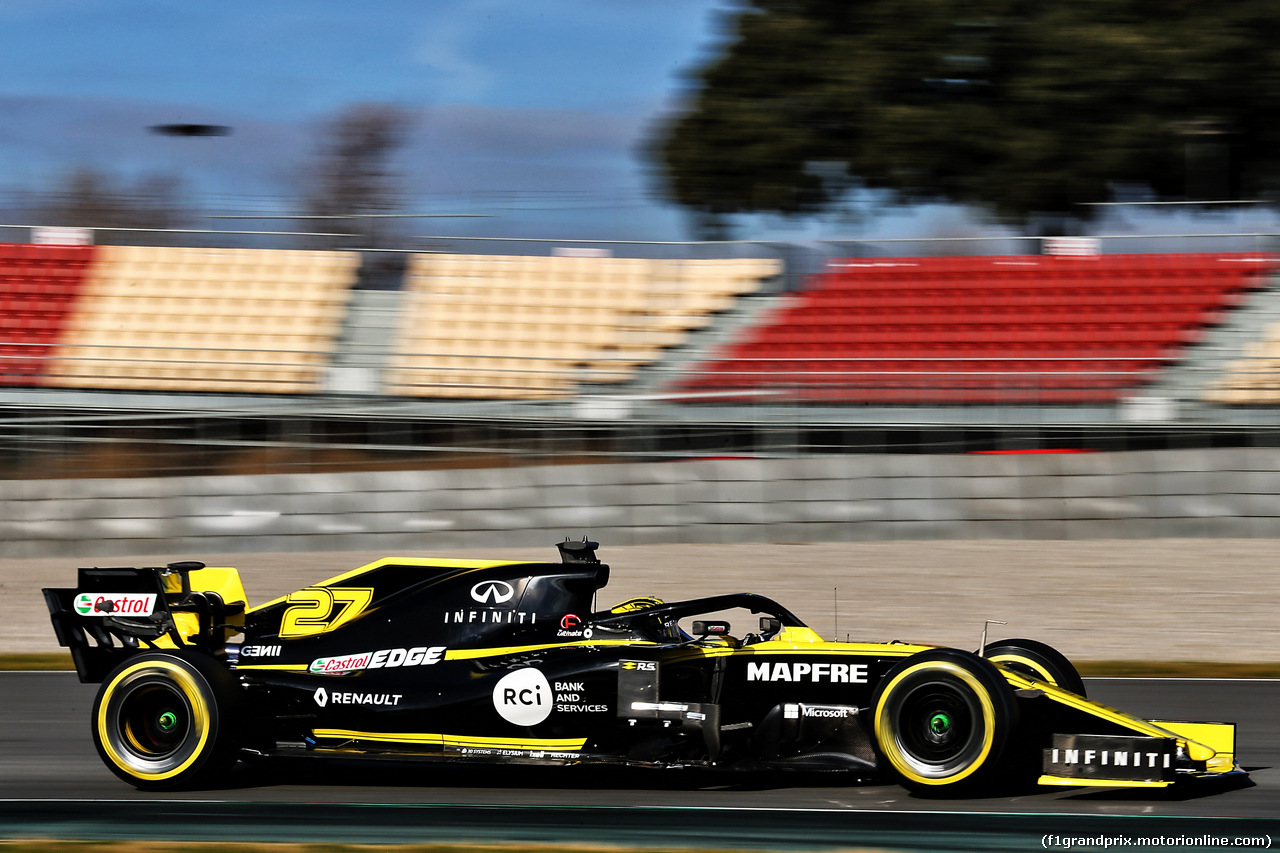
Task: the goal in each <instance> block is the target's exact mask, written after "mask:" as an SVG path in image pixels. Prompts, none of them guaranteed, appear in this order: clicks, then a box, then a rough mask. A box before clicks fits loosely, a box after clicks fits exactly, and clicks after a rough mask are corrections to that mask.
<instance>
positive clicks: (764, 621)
mask: <svg viewBox="0 0 1280 853" xmlns="http://www.w3.org/2000/svg"><path fill="white" fill-rule="evenodd" d="M781 630H782V620H781V619H778V618H777V617H774V616H761V617H760V633H761V634H764V635H766V636H768V635H769V634H776V633H778V632H779V631H781Z"/></svg>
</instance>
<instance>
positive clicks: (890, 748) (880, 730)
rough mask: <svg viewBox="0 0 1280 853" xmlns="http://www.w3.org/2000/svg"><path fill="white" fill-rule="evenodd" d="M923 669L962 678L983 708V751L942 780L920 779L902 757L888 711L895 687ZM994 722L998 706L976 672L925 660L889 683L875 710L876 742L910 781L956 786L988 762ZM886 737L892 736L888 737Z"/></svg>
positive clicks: (943, 662)
mask: <svg viewBox="0 0 1280 853" xmlns="http://www.w3.org/2000/svg"><path fill="white" fill-rule="evenodd" d="M921 670H930V671H933V672H944V673H947V674H948V675H952V676H954V677H956V678H958V679H960V680H961V681H963V682H964V683H965V684H967V685H968V686H969V687H970V688H971V689H972V690H973V692H974V694H975V695H976V696H977V697H978V703H979V705H980V706H981V709H982V723H983V733H982V751H981V752H979V754H978V756H977V757H976V758H975V759H974V760H973V761H971V762H970V763H969V766H968V767H966V768H965V769H964V770H962V771H961V772H960V773H957V774H955V775H952V776H947V777H946V778H943V779H936V778H932V777H929V776H921V775H920V774H919V773H917V772H916V771H915V770H914V769H913V768H912V767H911V764H910V763H909V762H908V761H907V758H906V756H905V755H903V753H902V750H900V749H899V748H898V744H897V742H896V740H895V739H894V737H893V733H894V724H893V722H892V721H891V720H890V719H889V717H888V712H887V708H886V702H885V700H886V699H887V698H888V697H890V696H892V695H893V691H894V688H895V687H897V686H898V684H899V683H900V682H901V681H902V680H903V679H904V678H906V677H908V676H909V675H911V674H912V673H915V672H919V671H921ZM995 723H996V711H995V706H994V705H992V703H991V696H990V694H989V693H988V692H987V688H986V687H985V686H984V685H983V684H982V682H981V681H979V680H978V679H977V677H976V676H974V674H973V673H971V672H969V671H968V670H967V669H964V668H963V667H960V666H957V665H956V664H954V663H948V662H946V661H925V662H921V663H918V664H916V665H914V666H910V667H907V668H906V669H904V670H903V671H902V672H900V673H898V675H897V676H895V677H894V679H893V680H892V681H890V682H889V684H888V686H886V687H885V689H884V692H882V693H881V694H880V703H879V705H878V706H877V707H876V718H875V733H876V742H877V743H879V744H880V751H881V752H882V753H884V756H885V758H887V759H889V763H890V764H892V765H893V767H894V769H895V770H897V771H898V772H899V773H901V774H902V775H903V776H905V777H906V778H908V779H910V780H911V781H913V782H918V783H920V784H922V785H954V784H955V783H956V782H959V781H961V780H963V779H965V778H967V777H968V776H969V775H971V774H972V773H974V772H975V771H976V770H977V769H978V768H980V767H982V765H983V764H984V763H985V762H986V760H987V756H988V755H990V754H991V744H992V742H993V741H994V739H995ZM886 734H887V735H889V736H888V737H886Z"/></svg>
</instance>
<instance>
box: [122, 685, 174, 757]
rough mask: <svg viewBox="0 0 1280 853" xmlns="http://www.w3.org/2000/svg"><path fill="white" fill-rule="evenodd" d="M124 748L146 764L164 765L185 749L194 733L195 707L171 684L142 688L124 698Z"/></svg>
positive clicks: (137, 687) (144, 686) (142, 686)
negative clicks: (190, 735) (192, 715)
mask: <svg viewBox="0 0 1280 853" xmlns="http://www.w3.org/2000/svg"><path fill="white" fill-rule="evenodd" d="M118 720H119V733H120V738H121V744H122V745H123V746H124V748H125V749H127V750H129V751H130V752H132V753H133V754H134V755H136V756H137V757H138V758H141V759H142V760H145V761H163V760H164V759H165V758H167V757H169V756H172V755H173V754H174V753H175V752H177V751H178V750H179V749H181V748H182V745H183V743H184V742H185V741H186V739H187V736H188V735H189V734H190V729H191V707H190V705H188V704H187V700H186V698H185V697H184V696H183V695H182V694H181V693H179V692H178V691H176V690H174V689H173V688H172V687H170V686H169V685H167V684H140V685H138V686H136V687H135V689H133V690H131V691H129V693H128V695H126V696H125V697H123V699H122V700H121V703H120V710H119V717H118Z"/></svg>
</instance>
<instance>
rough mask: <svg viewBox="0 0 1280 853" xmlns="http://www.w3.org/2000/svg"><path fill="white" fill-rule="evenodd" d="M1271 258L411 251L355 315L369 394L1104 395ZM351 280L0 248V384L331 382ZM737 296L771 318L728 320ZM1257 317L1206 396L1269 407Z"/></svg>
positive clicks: (1131, 383)
mask: <svg viewBox="0 0 1280 853" xmlns="http://www.w3.org/2000/svg"><path fill="white" fill-rule="evenodd" d="M1275 266H1276V263H1275V260H1274V259H1273V258H1272V256H1270V255H1265V254H1259V253H1200V254H1147V255H1075V256H1032V255H1028V256H976V257H950V258H948V257H918V258H911V257H897V258H853V259H838V260H833V261H830V262H829V263H828V265H827V266H826V268H825V269H824V270H823V271H822V272H820V273H818V274H816V275H813V276H811V277H809V278H808V279H807V280H805V281H804V282H803V283H802V285H801V286H800V287H799V289H797V290H795V291H794V292H791V293H787V294H785V295H782V296H777V295H774V293H773V292H774V291H776V290H777V283H778V281H779V280H780V279H779V275H780V273H781V272H782V268H781V264H780V263H779V262H777V261H772V260H767V259H751V258H746V259H744V258H728V259H716V260H712V259H644V258H625V257H597V256H569V257H565V256H557V255H551V256H541V255H539V256H534V255H485V254H453V253H417V254H412V255H410V256H409V257H408V262H407V264H406V268H405V273H404V277H403V280H402V281H400V282H396V283H397V284H399V285H400V286H399V287H398V288H394V289H393V291H391V292H389V293H387V294H384V295H385V296H387V297H388V301H387V302H386V303H385V305H386V312H387V313H389V314H390V315H391V316H392V320H391V321H390V322H389V324H388V325H387V326H386V328H385V329H383V328H379V329H373V330H372V333H373V337H372V344H371V345H372V346H373V347H374V348H376V349H377V350H378V351H379V352H380V353H381V355H380V358H379V360H378V361H377V363H378V365H379V366H378V369H377V370H376V371H375V373H374V376H373V380H372V381H371V382H370V383H369V384H368V387H367V388H365V389H363V393H369V394H376V395H379V396H385V397H389V398H401V399H412V400H421V401H430V400H441V401H448V400H464V399H466V400H506V401H512V402H519V401H539V400H541V401H548V400H560V401H571V400H573V399H574V398H575V396H576V395H579V394H581V393H583V391H584V389H590V390H591V391H592V392H593V393H606V392H607V393H611V394H620V395H626V394H634V393H636V392H637V391H641V390H643V391H650V390H652V389H654V388H655V387H657V388H659V389H660V390H662V391H663V393H664V394H665V398H666V399H668V400H669V401H674V402H675V403H676V404H677V405H681V404H683V405H687V404H689V403H699V402H701V403H705V402H717V403H725V402H736V401H742V400H752V401H760V400H764V401H775V402H789V403H806V404H824V405H837V406H848V405H856V406H877V405H881V406H884V405H894V406H901V405H911V406H955V405H960V406H970V405H991V404H1024V403H1036V404H1056V405H1064V406H1072V405H1082V404H1086V405H1095V406H1096V405H1102V406H1106V405H1114V404H1115V403H1117V402H1120V401H1123V400H1125V399H1128V398H1130V397H1132V396H1133V395H1134V394H1137V393H1140V392H1141V391H1142V390H1143V389H1144V388H1145V387H1149V386H1150V384H1151V383H1152V381H1153V380H1154V379H1155V378H1156V377H1157V376H1158V375H1160V373H1161V372H1162V371H1164V370H1165V369H1166V368H1167V367H1168V366H1169V365H1171V364H1176V363H1179V362H1181V361H1184V360H1185V359H1186V358H1187V356H1188V354H1189V353H1191V352H1192V351H1193V348H1194V346H1195V345H1196V344H1198V343H1199V342H1201V341H1202V340H1203V339H1204V336H1205V334H1206V331H1207V330H1209V329H1211V328H1213V327H1214V326H1215V325H1217V324H1219V323H1220V322H1221V321H1222V319H1223V318H1224V317H1225V316H1227V315H1228V314H1229V313H1230V312H1232V311H1233V309H1235V308H1236V307H1237V306H1238V305H1239V304H1240V302H1241V300H1242V299H1243V298H1244V297H1245V296H1246V295H1248V294H1249V293H1251V292H1253V291H1257V290H1259V289H1260V288H1263V287H1265V286H1266V285H1267V283H1268V281H1269V276H1270V274H1271V272H1272V271H1273V270H1274V269H1275ZM361 274H362V272H361V257H360V255H359V254H358V253H355V252H339V251H329V252H321V251H294V250H268V249H195V248H160V247H126V246H102V247H96V248H93V247H54V246H34V245H26V244H5V245H0V337H3V341H0V383H3V384H5V385H9V386H14V387H17V386H23V387H31V386H43V387H48V388H61V389H65V390H80V391H90V390H98V391H132V392H144V393H156V394H166V393H176V392H183V393H197V394H200V393H205V394H207V393H217V394H224V395H226V394H230V395H324V394H328V393H331V392H332V390H333V389H334V383H333V382H332V381H331V379H332V377H333V375H334V371H335V369H336V368H337V366H338V365H340V364H341V363H343V362H342V358H341V356H342V354H343V352H344V348H347V349H349V348H350V346H351V341H352V340H353V339H357V338H359V337H360V335H361V331H362V330H361V328H360V326H361V324H362V323H366V322H367V321H365V320H363V319H361V315H360V312H359V311H358V310H357V307H358V305H359V302H360V297H361V293H362V291H361V289H360V281H361ZM761 295H764V296H769V297H770V298H769V299H754V300H747V299H744V297H748V296H761ZM748 303H754V304H757V305H768V306H771V309H770V310H768V311H764V312H757V313H755V314H753V313H751V312H745V314H744V312H742V311H738V312H737V315H740V316H738V318H737V319H736V320H735V324H736V326H735V325H734V324H726V323H725V322H723V319H722V318H723V317H724V316H725V315H726V313H727V312H730V310H731V309H735V308H739V307H740V306H742V305H744V304H748ZM743 317H745V318H746V319H743ZM363 332H364V338H365V339H366V343H368V340H369V339H370V332H371V330H370V329H367V328H366V329H364V330H363ZM1265 332H1266V335H1267V336H1269V337H1265V336H1264V339H1263V340H1262V341H1260V342H1258V343H1256V344H1253V345H1251V346H1250V347H1249V348H1248V349H1247V350H1246V351H1245V353H1244V354H1245V357H1246V358H1245V359H1243V360H1240V361H1237V362H1235V363H1232V364H1231V365H1229V366H1228V369H1227V370H1226V371H1225V372H1224V374H1223V376H1222V377H1221V378H1220V379H1219V380H1217V381H1216V382H1213V383H1210V384H1211V389H1210V391H1209V393H1208V394H1207V396H1206V399H1207V400H1208V401H1209V402H1211V403H1218V404H1272V403H1277V402H1280V383H1278V382H1277V381H1276V380H1274V379H1273V378H1272V377H1273V376H1274V375H1277V374H1280V323H1277V324H1273V325H1272V326H1271V327H1270V328H1269V329H1266V330H1265ZM726 337H728V340H727V342H724V343H717V342H719V341H723V340H724V339H725V338H726ZM654 375H657V376H658V379H657V380H655V379H654ZM673 376H674V378H672V377H673Z"/></svg>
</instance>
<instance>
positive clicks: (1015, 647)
mask: <svg viewBox="0 0 1280 853" xmlns="http://www.w3.org/2000/svg"><path fill="white" fill-rule="evenodd" d="M984 657H985V658H986V659H987V660H989V661H991V662H992V663H998V664H1000V665H1001V666H1007V667H1008V668H1009V669H1012V670H1013V671H1014V672H1016V673H1018V674H1019V675H1024V676H1026V677H1027V678H1033V679H1035V680H1036V681H1045V682H1048V683H1049V684H1051V685H1053V686H1054V687H1061V688H1062V689H1063V690H1068V691H1070V692H1072V693H1074V694H1076V695H1077V696H1085V692H1084V680H1083V679H1082V678H1081V677H1080V673H1078V672H1076V668H1075V667H1074V666H1073V665H1072V664H1071V661H1069V660H1067V658H1066V656H1065V655H1064V654H1062V652H1060V651H1058V650H1057V649H1055V648H1054V647H1053V646H1049V645H1046V644H1044V643H1040V642H1036V641H1035V640H1021V639H1019V640H1001V641H1000V642H998V643H991V644H990V645H988V646H987V649H986V654H985V655H984ZM1086 698H1087V697H1086Z"/></svg>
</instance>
